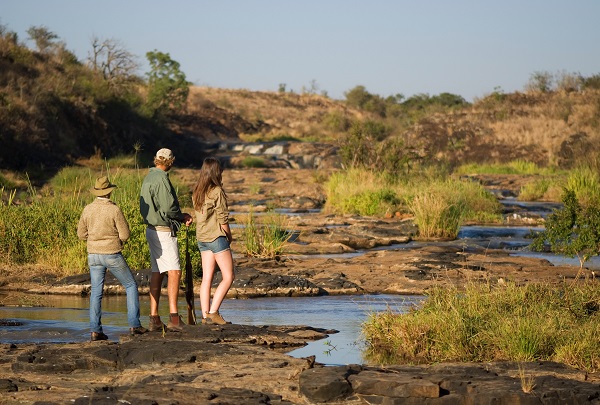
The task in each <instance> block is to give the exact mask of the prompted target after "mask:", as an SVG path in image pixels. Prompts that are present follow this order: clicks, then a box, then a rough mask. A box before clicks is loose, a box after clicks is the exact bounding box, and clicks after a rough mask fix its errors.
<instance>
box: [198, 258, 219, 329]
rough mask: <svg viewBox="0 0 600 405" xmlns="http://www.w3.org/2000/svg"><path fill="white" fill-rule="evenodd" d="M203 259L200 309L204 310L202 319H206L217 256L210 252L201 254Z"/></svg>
mask: <svg viewBox="0 0 600 405" xmlns="http://www.w3.org/2000/svg"><path fill="white" fill-rule="evenodd" d="M200 256H201V257H202V284H200V309H201V310H202V318H205V317H206V313H207V312H208V311H209V309H210V290H211V285H212V281H213V276H214V274H215V264H216V261H215V255H214V253H213V252H211V251H210V250H204V251H201V252H200Z"/></svg>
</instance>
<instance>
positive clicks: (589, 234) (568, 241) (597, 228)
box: [531, 189, 600, 275]
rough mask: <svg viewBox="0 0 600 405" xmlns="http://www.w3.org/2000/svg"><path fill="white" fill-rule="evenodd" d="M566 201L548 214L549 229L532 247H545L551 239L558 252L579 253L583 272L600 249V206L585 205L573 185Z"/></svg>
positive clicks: (539, 234)
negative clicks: (585, 265) (561, 206)
mask: <svg viewBox="0 0 600 405" xmlns="http://www.w3.org/2000/svg"><path fill="white" fill-rule="evenodd" d="M562 201H563V204H564V208H561V209H559V210H556V211H555V212H554V213H552V214H551V215H550V216H549V217H548V218H547V220H546V224H545V228H546V229H545V230H544V231H542V232H540V233H538V234H537V235H536V236H535V238H534V240H533V242H532V243H531V249H532V250H537V251H541V250H544V248H545V244H546V243H547V244H548V245H549V246H550V249H551V251H552V252H554V253H557V254H561V255H565V256H569V257H575V256H577V258H578V259H579V264H580V272H581V270H582V269H583V265H584V263H585V262H586V261H588V260H589V259H590V257H592V256H596V255H598V252H599V251H600V208H599V207H598V206H597V205H587V206H582V205H581V204H580V203H579V201H578V200H577V197H576V195H575V192H574V191H573V190H570V189H565V191H564V195H563V200H562ZM578 275H579V274H578Z"/></svg>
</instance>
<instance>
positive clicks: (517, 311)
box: [362, 282, 600, 372]
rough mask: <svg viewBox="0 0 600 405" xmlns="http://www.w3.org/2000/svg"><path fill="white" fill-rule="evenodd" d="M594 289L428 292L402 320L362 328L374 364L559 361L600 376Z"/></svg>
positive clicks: (388, 316) (373, 320)
mask: <svg viewBox="0 0 600 405" xmlns="http://www.w3.org/2000/svg"><path fill="white" fill-rule="evenodd" d="M599 310H600V285H598V283H595V282H587V283H585V284H579V285H576V286H573V285H566V284H564V285H561V286H558V287H556V286H550V285H546V284H536V283H531V284H528V285H524V286H517V285H514V284H511V283H508V284H506V285H505V286H502V287H499V286H498V287H492V286H490V285H487V284H469V285H467V286H466V287H465V289H459V288H456V287H451V288H434V289H432V290H431V291H429V293H428V295H427V297H426V299H425V301H424V302H423V303H422V305H420V306H419V307H418V308H413V309H411V310H410V311H409V312H408V313H406V314H397V313H393V312H391V311H387V312H382V313H373V314H371V315H370V317H369V319H368V320H367V321H366V322H365V323H364V324H363V327H362V331H363V335H364V336H365V338H366V341H367V350H366V354H367V356H368V358H369V359H370V360H372V361H374V362H376V363H381V364H393V363H435V362H442V361H461V362H465V361H478V362H481V361H483V362H485V361H502V360H508V361H557V362H562V363H565V364H568V365H570V366H573V367H576V368H579V369H582V370H585V371H588V372H597V371H598V370H600V341H598V336H599V333H600V322H599V321H600V312H599Z"/></svg>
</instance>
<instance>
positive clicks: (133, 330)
mask: <svg viewBox="0 0 600 405" xmlns="http://www.w3.org/2000/svg"><path fill="white" fill-rule="evenodd" d="M146 332H148V329H146V328H144V327H143V326H138V327H137V328H129V334H130V335H131V336H133V335H143V334H144V333H146Z"/></svg>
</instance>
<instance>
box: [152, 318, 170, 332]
mask: <svg viewBox="0 0 600 405" xmlns="http://www.w3.org/2000/svg"><path fill="white" fill-rule="evenodd" d="M166 327H167V325H165V324H164V323H162V321H161V320H160V316H159V315H156V316H153V315H150V322H149V323H148V332H156V331H158V332H162V331H163V330H165V328H166Z"/></svg>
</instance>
